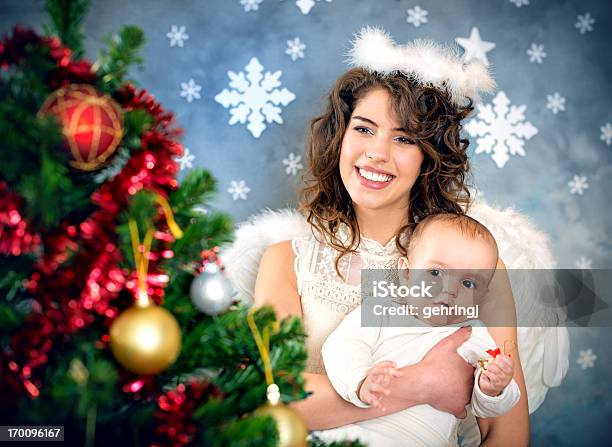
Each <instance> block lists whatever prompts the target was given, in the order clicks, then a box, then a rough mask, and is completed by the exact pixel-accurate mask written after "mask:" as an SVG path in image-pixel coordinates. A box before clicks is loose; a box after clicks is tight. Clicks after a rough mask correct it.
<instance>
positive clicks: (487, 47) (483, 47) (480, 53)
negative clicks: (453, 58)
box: [455, 26, 495, 65]
mask: <svg viewBox="0 0 612 447" xmlns="http://www.w3.org/2000/svg"><path fill="white" fill-rule="evenodd" d="M455 42H457V43H458V44H459V45H461V46H462V47H463V49H464V50H465V53H463V60H464V61H465V62H469V61H471V60H473V59H478V60H480V61H482V63H483V64H485V65H489V60H488V59H487V53H488V52H489V51H491V50H492V49H493V48H495V44H494V43H493V42H488V41H486V40H482V39H481V38H480V31H479V30H478V28H477V27H475V26H474V27H472V30H471V31H470V37H457V38H455Z"/></svg>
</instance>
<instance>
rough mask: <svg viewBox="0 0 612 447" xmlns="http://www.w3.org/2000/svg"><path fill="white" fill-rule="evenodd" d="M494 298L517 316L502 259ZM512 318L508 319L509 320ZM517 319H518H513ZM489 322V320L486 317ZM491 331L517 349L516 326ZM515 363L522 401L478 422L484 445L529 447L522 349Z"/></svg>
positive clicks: (492, 290) (493, 285) (493, 287)
mask: <svg viewBox="0 0 612 447" xmlns="http://www.w3.org/2000/svg"><path fill="white" fill-rule="evenodd" d="M490 293H491V296H493V297H495V303H496V304H499V306H498V308H497V309H498V311H500V310H501V309H503V312H510V311H512V312H513V313H512V315H516V312H515V308H514V299H513V298H512V289H511V287H510V281H509V279H508V273H507V272H506V266H505V265H504V263H503V262H502V260H501V259H500V260H499V261H498V263H497V271H496V272H495V275H494V277H493V281H492V282H491V288H490ZM508 318H509V317H508V316H505V317H504V319H505V320H508ZM513 319H514V320H515V318H513ZM483 320H485V321H486V317H485V318H483ZM488 329H489V332H490V334H491V337H493V340H495V344H496V345H497V346H504V343H505V342H506V340H512V341H513V342H514V343H515V344H516V346H517V347H518V343H517V341H518V340H517V332H516V325H514V326H509V327H489V328H488ZM511 355H512V359H513V360H514V380H515V381H516V383H517V384H518V386H519V389H520V390H521V399H520V400H519V402H518V403H517V404H516V405H515V406H514V407H513V408H512V410H510V411H509V412H508V413H506V414H505V415H503V416H500V417H496V418H487V419H480V418H479V419H478V426H479V428H480V433H481V436H482V444H481V445H483V446H507V445H513V446H528V445H529V408H528V405H527V389H526V388H525V378H524V376H523V368H522V367H521V360H520V358H519V352H518V349H517V350H516V351H514V352H512V354H511Z"/></svg>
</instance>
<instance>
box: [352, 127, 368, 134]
mask: <svg viewBox="0 0 612 447" xmlns="http://www.w3.org/2000/svg"><path fill="white" fill-rule="evenodd" d="M355 130H356V131H357V132H359V133H367V134H372V131H371V130H370V129H368V128H367V127H355Z"/></svg>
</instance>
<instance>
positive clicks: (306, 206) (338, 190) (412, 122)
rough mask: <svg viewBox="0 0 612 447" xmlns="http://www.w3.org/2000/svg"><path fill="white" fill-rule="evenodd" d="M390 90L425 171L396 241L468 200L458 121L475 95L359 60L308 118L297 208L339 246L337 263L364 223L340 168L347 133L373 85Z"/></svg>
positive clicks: (458, 210)
mask: <svg viewBox="0 0 612 447" xmlns="http://www.w3.org/2000/svg"><path fill="white" fill-rule="evenodd" d="M381 87H382V88H385V89H386V90H387V91H388V93H389V94H390V96H391V98H392V101H393V104H392V107H393V110H394V111H395V113H396V115H397V117H398V119H399V120H400V124H401V127H402V128H404V129H407V130H408V132H409V134H410V137H411V138H412V139H413V140H414V141H415V142H416V144H417V145H418V146H419V147H420V148H421V150H422V151H423V154H424V160H423V163H422V165H421V173H420V175H419V178H418V179H417V181H416V183H415V184H414V185H413V187H412V189H411V190H410V198H409V208H408V209H409V215H408V216H407V217H408V224H407V225H404V226H403V227H402V228H401V229H400V231H399V232H398V234H397V236H396V238H395V243H396V246H397V248H398V250H399V251H400V253H402V254H403V255H406V248H405V247H404V245H403V244H402V241H401V235H402V234H403V233H404V232H406V231H411V230H412V228H413V227H414V225H415V223H416V222H418V221H419V220H420V219H422V218H423V217H425V216H427V215H430V214H435V213H441V212H444V213H449V212H450V213H464V212H465V211H466V210H467V207H468V206H469V203H470V193H469V190H468V187H467V185H466V181H467V175H468V172H469V161H468V157H467V153H466V152H467V148H468V145H469V142H468V140H467V139H462V138H461V137H460V135H459V134H460V131H461V121H462V120H463V119H464V118H465V117H466V116H468V115H469V114H470V113H471V112H472V110H473V107H472V101H471V100H468V103H467V104H466V105H464V106H457V105H455V104H453V103H452V102H451V101H450V98H449V96H448V95H447V94H446V92H443V91H441V90H440V89H437V88H433V87H428V86H423V85H421V84H417V83H415V82H413V81H412V80H410V79H409V78H408V77H406V76H405V75H403V74H401V73H399V72H398V73H396V74H393V75H386V76H383V75H379V74H376V73H370V72H368V71H366V70H363V69H361V68H355V69H351V70H349V71H347V72H346V73H345V74H344V75H342V76H341V77H340V78H339V79H338V80H337V81H336V84H335V85H334V87H333V88H332V90H331V92H330V93H329V98H328V104H327V109H326V110H325V112H324V113H323V114H322V115H321V116H318V117H316V118H314V119H313V120H312V121H311V123H310V134H309V141H308V153H307V157H308V164H309V166H308V169H307V171H306V173H305V174H304V181H305V187H304V188H303V189H302V191H301V194H300V210H301V211H302V212H303V213H304V214H305V215H306V217H307V221H308V223H309V224H311V225H313V226H314V227H315V228H316V229H317V230H318V231H319V232H320V233H321V234H322V235H325V236H327V239H328V240H329V242H330V243H331V245H332V246H333V247H334V248H336V249H337V250H338V251H340V256H338V257H337V259H336V264H335V265H336V272H337V273H338V275H340V276H342V275H341V274H340V271H339V270H338V263H339V261H340V258H342V257H343V256H344V255H346V254H347V253H349V252H351V251H354V250H355V249H356V248H357V246H358V245H359V242H360V241H359V225H358V223H357V219H356V217H355V213H354V210H353V205H352V202H351V198H350V196H349V194H348V191H347V190H346V188H345V187H344V184H343V183H342V179H341V177H340V170H339V167H338V165H339V161H340V149H341V146H342V139H343V137H344V133H345V131H346V128H347V125H348V123H349V121H350V118H351V114H352V112H353V110H354V109H355V106H356V104H357V102H358V101H359V100H360V99H361V98H363V97H364V96H365V95H366V94H367V93H368V92H369V91H371V90H372V89H375V88H381ZM342 223H344V224H346V225H347V227H348V228H349V236H350V244H349V246H348V247H345V246H344V245H343V244H342V242H341V240H340V239H339V237H338V234H337V232H338V229H339V228H340V225H341V224H342Z"/></svg>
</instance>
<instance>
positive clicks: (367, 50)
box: [255, 29, 529, 446]
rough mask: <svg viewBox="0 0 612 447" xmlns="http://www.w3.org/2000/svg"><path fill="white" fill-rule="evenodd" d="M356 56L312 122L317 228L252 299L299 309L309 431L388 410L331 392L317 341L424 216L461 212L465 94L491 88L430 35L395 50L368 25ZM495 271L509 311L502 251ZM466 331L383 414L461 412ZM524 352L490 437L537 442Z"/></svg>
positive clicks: (273, 266)
mask: <svg viewBox="0 0 612 447" xmlns="http://www.w3.org/2000/svg"><path fill="white" fill-rule="evenodd" d="M351 55H352V62H353V65H354V66H356V67H357V68H353V69H351V70H349V71H347V72H346V73H345V74H344V75H342V76H341V77H340V78H339V79H338V80H337V82H336V84H335V86H334V87H333V89H332V90H331V92H330V94H329V103H328V106H327V109H326V111H325V113H323V115H321V116H319V117H317V118H315V119H314V120H313V121H312V123H311V128H310V137H309V146H308V147H309V152H308V156H309V171H308V174H309V178H308V179H307V182H308V183H307V185H306V187H305V188H304V190H303V194H302V203H301V205H302V206H301V208H302V211H303V212H304V213H305V215H306V217H307V221H308V223H309V224H310V225H311V227H312V230H313V232H312V236H309V237H304V238H298V239H295V240H293V241H284V242H281V243H278V244H275V245H272V246H271V247H269V248H268V249H267V250H266V252H265V253H264V255H263V258H262V260H261V262H260V266H259V272H258V276H257V282H256V286H255V305H256V306H260V305H264V304H269V305H272V306H273V307H274V308H275V309H276V311H277V313H278V316H279V317H280V318H283V317H286V316H289V315H296V316H299V317H301V318H302V319H303V321H304V325H305V328H306V332H307V334H308V341H307V347H308V356H309V357H308V366H307V372H306V374H305V377H306V381H307V385H306V389H307V390H308V391H311V392H312V395H310V396H309V397H308V398H307V399H306V400H304V401H301V402H298V403H296V404H295V405H294V406H295V408H296V409H297V410H298V411H299V412H300V413H301V414H302V416H303V417H304V419H305V421H306V423H307V425H308V427H309V428H310V429H311V430H319V429H328V428H334V427H338V426H341V425H345V424H348V423H351V422H356V421H361V420H366V419H371V418H375V417H378V416H381V415H382V414H383V413H381V411H380V410H378V409H376V408H367V409H363V408H358V407H356V406H353V405H351V404H349V403H347V402H346V401H344V400H343V399H342V398H341V397H340V396H338V395H337V394H336V392H335V391H334V389H333V387H332V386H331V384H330V382H329V380H328V378H327V376H326V375H325V369H324V367H323V363H322V359H321V346H322V344H323V342H324V341H325V339H326V338H327V336H328V335H329V334H330V333H331V332H332V331H333V330H334V329H335V328H336V327H337V325H338V324H339V323H340V321H341V320H342V319H343V318H344V316H345V315H346V314H347V313H348V312H350V311H351V310H352V309H354V308H355V307H356V306H357V305H358V304H359V302H360V299H361V293H360V271H361V269H362V268H390V267H392V266H395V265H397V259H398V258H399V257H400V256H405V255H406V246H407V244H406V242H407V237H409V236H406V235H409V234H410V230H411V228H412V227H413V226H414V224H415V222H417V221H418V220H419V219H420V218H422V217H424V216H426V215H428V214H432V213H438V212H453V213H464V212H465V211H466V210H467V208H468V206H469V198H470V195H469V192H468V189H467V186H466V177H467V174H468V172H469V163H468V158H467V155H466V151H467V147H468V141H467V140H464V139H461V137H460V135H459V133H460V129H461V121H462V120H463V119H464V118H465V117H466V116H467V115H468V114H469V113H470V112H471V111H472V110H473V109H472V101H471V98H473V97H475V96H477V95H478V93H479V92H480V91H488V90H490V89H491V88H492V86H493V85H494V83H493V81H492V80H491V79H490V77H489V74H488V72H487V71H486V69H485V68H484V67H483V66H481V65H479V64H476V63H472V64H469V65H466V64H463V63H462V62H461V61H460V60H459V59H458V58H457V57H456V56H455V55H453V54H451V53H450V52H448V51H445V50H441V49H439V48H438V47H436V46H435V45H434V44H431V43H428V42H416V43H415V44H413V45H411V46H406V47H396V46H395V45H394V43H393V42H392V41H391V40H390V39H389V38H388V36H386V35H385V34H384V33H382V32H380V31H378V30H372V29H367V30H364V31H363V32H362V33H361V35H360V36H359V37H358V38H357V40H356V42H355V44H354V46H353V51H352V54H351ZM497 268H498V270H497V273H496V274H495V275H496V276H495V278H494V281H493V283H494V286H493V287H494V289H493V290H492V293H495V294H496V297H497V298H496V303H503V304H502V305H503V306H504V309H503V311H504V312H510V313H511V314H512V315H514V302H513V299H512V293H511V290H510V285H509V282H508V278H507V274H506V272H505V270H504V264H503V262H502V260H501V259H500V260H499V262H498V266H497ZM497 305H498V306H499V304H497ZM495 310H496V311H502V309H500V308H498V309H495ZM490 333H491V336H492V337H493V339H494V340H495V342H496V343H497V345H498V346H504V342H505V341H506V340H512V341H514V342H516V340H517V334H516V328H515V327H499V328H490ZM469 334H470V328H464V329H461V330H459V331H457V332H455V333H454V334H453V335H451V336H449V337H447V338H446V339H443V340H442V341H441V342H440V343H438V344H437V345H436V346H435V347H434V348H432V349H431V350H430V351H429V352H428V353H427V354H426V355H425V357H424V358H423V359H422V360H421V361H420V362H419V363H417V364H415V365H411V366H407V367H405V368H404V369H403V372H404V374H403V376H402V377H401V378H398V379H397V380H396V381H395V382H394V384H393V388H392V392H391V396H393V397H391V396H389V397H388V398H386V401H385V407H386V411H387V413H386V414H388V413H389V412H395V411H399V410H401V409H404V408H408V407H410V406H413V405H418V404H422V403H427V404H429V405H431V406H433V407H435V408H437V409H439V410H441V411H446V412H450V413H452V414H454V415H455V416H458V417H461V418H463V417H465V416H466V410H465V406H466V404H467V403H468V401H469V398H470V395H471V392H472V384H473V369H472V368H471V367H470V366H469V365H468V364H467V363H466V362H465V361H464V360H463V359H462V358H461V357H460V356H459V355H458V354H457V352H456V351H457V348H458V347H459V346H460V345H461V344H462V343H463V342H464V341H465V340H466V339H467V338H468V337H469ZM516 357H517V358H515V375H514V379H515V381H516V382H517V384H518V385H519V387H520V390H521V394H522V397H521V401H520V402H519V403H518V404H517V405H516V406H515V407H514V408H513V409H512V410H511V411H510V412H509V413H507V414H506V415H504V416H503V417H499V418H494V419H490V420H483V421H482V422H481V423H480V430H481V433H482V438H483V444H484V445H510V444H511V445H514V446H519V445H528V443H529V419H528V409H527V398H526V396H527V393H526V390H525V382H524V378H523V373H522V368H521V366H520V359H519V358H518V353H517V355H516Z"/></svg>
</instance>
